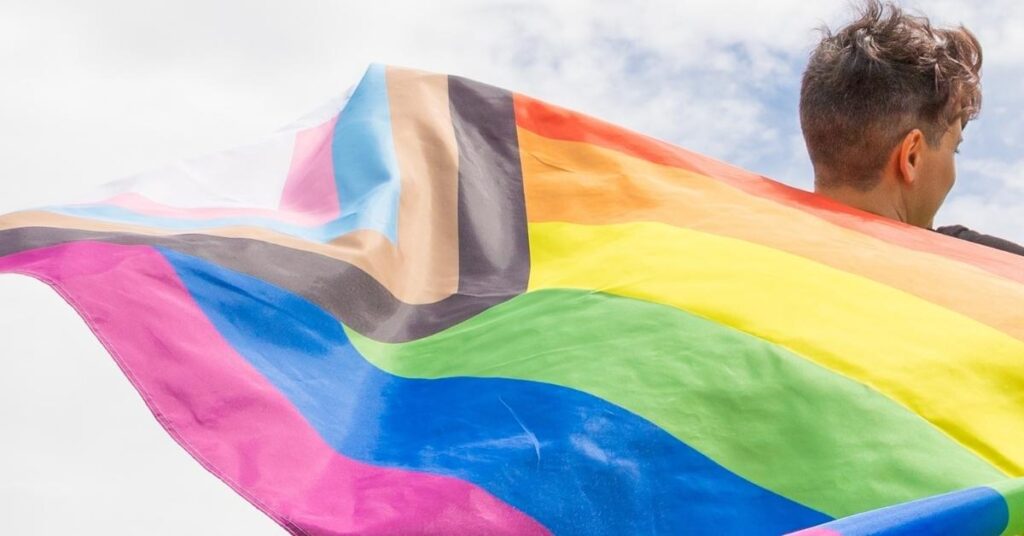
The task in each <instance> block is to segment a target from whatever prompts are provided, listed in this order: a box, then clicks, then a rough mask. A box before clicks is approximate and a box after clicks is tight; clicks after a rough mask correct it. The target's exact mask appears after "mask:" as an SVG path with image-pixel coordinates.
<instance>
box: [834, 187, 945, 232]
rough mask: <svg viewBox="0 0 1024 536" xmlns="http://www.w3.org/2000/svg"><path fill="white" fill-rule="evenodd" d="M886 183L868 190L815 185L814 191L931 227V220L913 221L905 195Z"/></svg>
mask: <svg viewBox="0 0 1024 536" xmlns="http://www.w3.org/2000/svg"><path fill="white" fill-rule="evenodd" d="M884 184H885V183H883V184H880V185H879V186H878V187H876V188H872V189H871V190H867V191H862V190H857V189H855V188H851V187H848V186H837V187H832V188H822V187H818V186H815V188H814V193H816V194H818V195H823V196H825V197H828V198H830V199H833V200H835V201H838V202H840V203H842V204H844V205H848V206H851V207H853V208H857V209H860V210H863V211H865V212H870V213H872V214H875V215H878V216H882V217H883V218H889V219H892V220H897V221H901V222H903V223H909V224H911V225H917V226H919V227H928V228H931V222H928V223H927V224H926V225H922V224H920V223H916V222H913V221H911V215H910V211H909V210H908V209H907V206H906V204H905V203H903V202H902V200H903V196H902V195H900V192H889V191H886V188H885V186H884Z"/></svg>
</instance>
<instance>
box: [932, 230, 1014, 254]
mask: <svg viewBox="0 0 1024 536" xmlns="http://www.w3.org/2000/svg"><path fill="white" fill-rule="evenodd" d="M933 230H934V231H935V232H938V233H942V234H944V235H949V236H953V237H956V238H959V239H961V240H967V241H969V242H975V243H977V244H982V245H985V246H988V247H990V248H996V249H1001V250H1003V251H1008V252H1010V253H1016V254H1017V255H1022V256H1024V246H1021V245H1020V244H1017V243H1015V242H1011V241H1009V240H1006V239H1003V238H999V237H997V236H992V235H987V234H983V233H979V232H977V231H974V230H972V229H969V228H967V227H964V226H963V225H944V226H942V227H938V228H936V229H933Z"/></svg>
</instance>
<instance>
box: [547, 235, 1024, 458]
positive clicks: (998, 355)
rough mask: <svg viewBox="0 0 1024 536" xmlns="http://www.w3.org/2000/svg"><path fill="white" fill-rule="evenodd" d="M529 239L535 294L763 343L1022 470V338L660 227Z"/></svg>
mask: <svg viewBox="0 0 1024 536" xmlns="http://www.w3.org/2000/svg"><path fill="white" fill-rule="evenodd" d="M529 235H530V256H531V262H532V269H531V272H530V285H529V289H530V290H537V289H542V288H580V289H592V290H597V291H602V292H608V293H612V294H617V295H620V296H629V297H633V298H639V299H644V300H649V301H652V302H657V303H663V304H667V305H672V306H675V307H678V308H680V309H683V310H686V311H689V312H692V313H694V314H697V315H700V316H703V317H705V318H708V319H711V320H715V321H717V322H720V323H723V324H726V325H729V326H732V327H735V328H737V329H740V330H743V331H745V332H748V333H751V334H753V335H756V336H758V337H762V338H764V339H766V340H769V341H772V342H775V343H777V344H780V345H783V346H785V347H787V348H789V349H790V350H792V351H794V352H796V353H798V354H800V355H802V356H804V357H806V358H807V359H810V360H811V361H814V362H816V363H818V364H820V365H822V366H824V367H826V368H828V369H831V370H833V371H836V372H838V373H840V374H843V375H845V376H847V377H850V378H852V379H854V380H857V381H860V382H862V383H864V384H866V385H869V386H871V387H873V388H874V389H876V390H878V391H879V392H881V393H883V394H885V395H886V396H888V397H890V398H892V399H893V400H895V401H897V402H899V403H901V404H903V405H904V406H906V407H907V408H909V409H911V410H912V411H914V412H916V413H918V414H919V415H921V416H922V417H923V418H925V419H927V420H928V421H930V422H932V423H933V424H934V425H935V426H937V427H938V428H939V429H941V430H943V431H944V432H946V433H947V434H949V435H950V436H951V437H953V438H954V439H955V440H957V441H958V442H960V443H961V444H962V445H964V446H965V447H967V448H969V449H971V450H973V451H974V452H975V453H977V454H978V455H980V456H981V457H983V458H984V459H986V460H988V461H989V462H990V463H992V464H993V465H995V466H997V467H999V468H1000V469H1002V470H1003V471H1006V472H1007V473H1008V474H1010V475H1012V476H1019V475H1022V474H1024V471H1022V469H1024V426H1022V424H1024V343H1022V342H1021V341H1019V340H1017V339H1015V338H1012V337H1010V336H1008V335H1006V334H1005V333H1003V332H1001V331H999V330H996V329H993V328H991V327H989V326H987V325H985V324H982V323H980V322H977V321H974V320H972V319H970V318H968V317H966V316H963V315H960V314H958V313H955V312H953V311H950V310H948V309H945V308H943V307H939V306H937V305H934V304H932V303H930V302H927V301H925V300H922V299H920V298H917V297H915V296H913V295H910V294H908V293H905V292H902V291H899V290H897V289H894V288H892V287H888V286H886V285H882V284H879V283H877V282H874V281H871V280H869V279H866V278H863V277H860V276H857V275H854V274H850V273H848V272H843V271H841V270H836V269H834V268H830V267H827V266H825V265H822V264H819V263H815V262H812V261H809V260H807V259H804V258H801V257H798V256H796V255H792V254H789V253H786V252H783V251H779V250H775V249H772V248H768V247H764V246H760V245H757V244H753V243H749V242H744V241H741V240H737V239H733V238H727V237H722V236H716V235H711V234H706V233H701V232H698V231H693V230H689V229H682V228H677V227H672V226H669V225H665V224H661V223H627V224H617V225H595V226H588V225H579V224H570V223H530V224H529ZM922 277H927V274H922ZM893 448H899V446H898V445H894V446H893ZM937 463H941V460H937Z"/></svg>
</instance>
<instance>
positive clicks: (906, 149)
mask: <svg viewBox="0 0 1024 536" xmlns="http://www.w3.org/2000/svg"><path fill="white" fill-rule="evenodd" d="M923 152H924V133H923V132H921V129H918V128H915V129H913V130H911V131H910V132H908V133H907V135H906V136H903V141H901V142H900V145H899V149H898V153H899V154H898V155H897V162H898V164H899V178H900V180H901V181H903V182H904V183H905V184H906V185H907V186H912V185H913V184H914V181H916V180H917V175H918V171H919V170H920V166H921V158H922V153H923Z"/></svg>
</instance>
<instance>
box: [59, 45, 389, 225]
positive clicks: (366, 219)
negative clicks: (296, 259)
mask: <svg viewBox="0 0 1024 536" xmlns="http://www.w3.org/2000/svg"><path fill="white" fill-rule="evenodd" d="M331 151H332V158H333V162H334V180H335V184H336V187H337V189H338V202H339V203H340V205H341V214H340V216H339V217H338V218H337V219H334V220H332V221H330V222H327V223H325V224H323V225H318V226H308V227H307V226H302V225H294V224H289V223H286V222H282V221H279V220H274V219H271V218H259V217H229V218H208V219H184V218H173V217H162V216H151V215H147V214H142V213H139V212H135V211H133V210H130V209H126V208H123V207H118V206H114V205H102V204H95V205H76V206H48V207H41V210H47V211H50V212H55V213H59V214H67V215H70V216H81V217H85V218H94V219H99V220H106V221H114V222H122V223H135V224H139V225H147V226H152V227H159V228H162V229H167V230H170V231H181V232H187V231H196V230H202V229H209V228H211V227H226V226H238V225H242V226H253V227H263V228H265V229H272V230H274V231H277V232H280V233H284V234H287V235H291V236H296V237H299V238H303V239H305V240H312V241H316V242H329V241H330V240H332V239H334V238H336V237H338V236H340V235H343V234H346V233H349V232H352V231H354V230H356V229H368V230H372V231H378V232H380V233H381V234H383V235H384V236H387V237H388V239H390V240H391V242H392V243H395V244H397V243H398V237H397V231H396V228H397V222H398V198H399V196H400V193H401V176H400V174H399V169H398V159H397V157H396V152H395V143H394V137H393V135H392V131H391V110H390V105H389V104H388V92H387V82H386V80H385V68H384V66H383V65H376V64H374V65H371V66H370V68H369V69H367V71H366V74H365V75H363V78H362V80H361V81H360V82H359V85H358V86H357V87H356V89H355V91H354V92H353V93H352V97H351V98H350V99H349V101H348V103H347V104H346V105H345V109H344V110H343V111H342V113H341V114H340V115H339V117H338V121H337V122H336V123H335V127H334V137H333V140H332V146H331Z"/></svg>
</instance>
